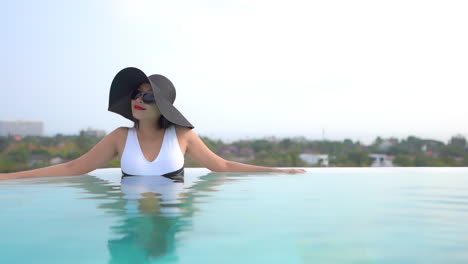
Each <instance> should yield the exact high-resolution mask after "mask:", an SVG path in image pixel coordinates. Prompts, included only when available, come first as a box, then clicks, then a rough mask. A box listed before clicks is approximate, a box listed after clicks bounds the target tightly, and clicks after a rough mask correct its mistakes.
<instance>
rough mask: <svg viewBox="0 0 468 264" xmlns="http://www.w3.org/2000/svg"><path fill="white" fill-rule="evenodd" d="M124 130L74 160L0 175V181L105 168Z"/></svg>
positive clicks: (79, 173) (83, 172) (108, 137)
mask: <svg viewBox="0 0 468 264" xmlns="http://www.w3.org/2000/svg"><path fill="white" fill-rule="evenodd" d="M125 129H126V128H124V127H119V128H117V129H115V130H114V131H112V132H111V133H110V134H108V135H107V136H105V137H104V138H103V139H102V140H101V141H99V143H97V144H96V145H95V146H94V147H93V148H92V149H91V150H90V151H88V152H87V153H86V154H84V155H82V156H81V157H79V158H77V159H75V160H72V161H69V162H66V163H62V164H57V165H53V166H49V167H45V168H40V169H34V170H26V171H19V172H11V173H0V180H6V179H16V178H27V177H44V176H71V175H82V174H86V173H88V172H90V171H93V170H95V169H97V168H100V167H103V166H105V165H106V164H108V163H109V162H110V161H111V160H112V159H113V158H114V157H115V155H116V153H117V144H116V142H117V138H118V137H119V136H122V133H125Z"/></svg>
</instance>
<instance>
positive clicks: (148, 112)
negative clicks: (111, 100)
mask: <svg viewBox="0 0 468 264" xmlns="http://www.w3.org/2000/svg"><path fill="white" fill-rule="evenodd" d="M138 91H141V92H144V93H151V94H152V93H153V90H152V89H151V86H150V85H149V83H142V84H141V85H140V86H139V87H138ZM131 104H132V114H133V117H135V118H136V119H138V120H139V121H142V120H150V121H151V122H154V121H155V120H157V119H158V118H159V116H160V115H161V112H159V109H158V107H157V106H156V103H152V104H145V103H144V102H143V97H142V96H140V97H138V98H136V99H135V100H131ZM138 107H142V108H144V109H139V108H138Z"/></svg>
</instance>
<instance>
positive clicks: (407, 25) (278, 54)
mask: <svg viewBox="0 0 468 264" xmlns="http://www.w3.org/2000/svg"><path fill="white" fill-rule="evenodd" d="M2 5H3V6H2V12H1V13H2V14H1V16H0V22H1V32H0V33H1V35H2V41H1V42H0V47H1V58H2V59H1V60H0V63H1V69H0V70H1V77H2V78H1V86H0V91H1V99H2V102H1V103H0V120H43V121H44V123H45V133H46V135H54V134H56V133H64V134H77V133H78V132H79V130H80V129H86V128H87V127H92V128H97V129H104V130H106V132H108V133H109V132H111V131H112V130H114V129H115V128H117V127H119V126H131V125H132V124H131V122H130V121H128V120H126V119H124V118H123V117H120V116H119V115H117V114H114V113H111V112H108V111H107V107H108V96H109V87H110V84H111V82H112V79H113V77H114V76H115V74H116V73H117V72H118V71H119V70H121V69H122V68H125V67H128V66H133V67H138V68H140V69H141V70H143V71H144V72H145V73H146V74H148V75H150V74H154V73H159V74H163V75H165V76H167V77H168V78H169V79H171V80H172V81H173V83H174V85H175V86H176V89H177V98H176V101H175V103H174V105H175V106H176V107H177V109H179V110H180V111H181V112H182V113H183V114H184V116H185V117H186V118H187V119H188V120H189V121H190V122H191V123H192V124H193V125H194V126H195V131H196V132H197V133H198V134H199V135H204V136H209V137H213V138H221V139H225V140H226V139H227V140H229V139H238V138H261V137H264V136H272V135H277V136H278V137H286V136H290V137H293V136H304V137H306V138H309V139H321V138H322V136H323V133H322V132H324V136H325V138H326V139H339V140H342V139H344V138H351V139H353V140H361V141H363V142H367V143H369V142H371V141H372V140H373V139H374V138H375V137H376V136H378V135H379V136H382V137H390V136H395V137H398V138H403V137H406V136H408V135H416V136H420V137H425V138H433V139H439V140H443V141H446V140H448V139H449V138H450V137H451V136H453V135H455V134H458V133H461V134H463V135H465V136H468V124H467V121H468V120H467V117H468V104H467V98H468V78H467V77H468V75H467V73H468V49H467V47H468V33H467V32H468V16H467V15H466V14H467V13H468V2H466V1H447V0H444V1H427V0H424V1H411V0H405V1H375V0H373V1H296V0H292V1H291V0H288V1H271V0H269V1H263V0H262V1H253V0H235V1H234V0H232V1H219V0H216V1H214V0H210V1H208V0H205V1H150V0H131V1H123V0H117V1H116V0H112V1H111V0H107V1H96V0H86V1H49V0H45V1H32V0H27V1H17V0H16V1H5V2H3V3H2Z"/></svg>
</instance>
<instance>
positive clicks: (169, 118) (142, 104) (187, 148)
mask: <svg viewBox="0 0 468 264" xmlns="http://www.w3.org/2000/svg"><path fill="white" fill-rule="evenodd" d="M175 97H176V91H175V87H174V85H173V84H172V83H171V81H170V80H169V79H167V78H166V77H164V76H162V75H159V74H153V75H151V76H146V74H145V73H144V72H143V71H141V70H140V69H137V68H134V67H128V68H125V69H123V70H121V71H120V72H119V73H117V75H116V76H115V77H114V80H113V81H112V84H111V89H110V94H109V108H108V110H109V111H111V112H115V113H117V114H120V115H122V116H123V117H125V118H127V119H129V120H132V121H133V122H134V126H133V127H131V128H128V127H119V128H117V129H115V130H114V131H112V132H111V133H110V134H108V135H106V136H105V137H104V138H103V139H102V140H101V141H100V142H99V143H97V144H96V145H95V146H94V147H93V148H92V149H91V150H90V151H88V152H87V153H86V154H84V155H83V156H81V157H79V158H77V159H75V160H72V161H69V162H66V163H62V164H57V165H53V166H49V167H45V168H40V169H34V170H27V171H21V172H14V173H0V180H1V179H13V178H25V177H40V176H68V175H82V174H86V173H89V172H91V171H93V170H95V169H97V168H101V167H104V166H105V165H106V164H108V163H109V162H110V161H111V160H112V159H113V158H115V156H116V155H117V156H118V157H119V159H120V160H121V167H122V173H123V177H127V176H135V175H139V176H154V175H161V176H165V177H167V178H171V179H174V180H183V175H184V155H185V154H187V155H188V156H189V157H190V158H192V159H193V160H195V161H196V162H198V163H199V164H201V165H202V166H204V167H206V168H208V169H209V170H211V171H216V172H283V173H284V172H287V173H296V172H305V170H304V169H278V168H271V167H262V166H254V165H249V164H244V163H239V162H234V161H229V160H225V159H223V158H221V157H219V156H218V155H216V154H215V153H213V152H212V151H211V150H210V149H209V148H208V147H207V146H206V145H205V144H204V143H203V141H202V140H201V139H200V137H199V136H198V135H197V134H196V133H195V131H194V130H193V128H194V126H193V125H192V124H190V122H189V121H188V120H187V119H186V118H185V117H184V116H183V115H182V114H181V113H180V112H179V111H178V110H177V109H176V108H175V107H174V106H173V103H174V100H175Z"/></svg>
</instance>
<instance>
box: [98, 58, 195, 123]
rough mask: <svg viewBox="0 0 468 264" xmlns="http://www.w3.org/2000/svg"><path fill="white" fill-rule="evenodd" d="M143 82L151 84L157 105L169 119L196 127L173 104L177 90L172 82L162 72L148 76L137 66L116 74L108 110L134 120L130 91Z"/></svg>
mask: <svg viewBox="0 0 468 264" xmlns="http://www.w3.org/2000/svg"><path fill="white" fill-rule="evenodd" d="M142 83H149V84H150V85H151V88H152V89H153V95H154V98H155V101H156V106H157V107H158V109H159V111H160V112H161V114H162V115H163V116H164V117H165V118H166V119H167V120H169V121H170V122H172V123H174V124H177V125H180V126H185V127H189V128H194V126H193V125H192V124H191V123H190V122H189V121H188V120H187V119H186V118H185V117H184V116H183V115H182V114H181V113H180V112H179V110H177V108H175V107H174V105H173V104H174V101H175V98H176V90H175V87H174V85H173V84H172V82H171V81H170V80H169V79H168V78H166V77H164V76H162V75H160V74H153V75H150V76H146V74H145V73H144V72H143V71H142V70H140V69H138V68H135V67H127V68H125V69H123V70H121V71H119V72H118V73H117V75H115V77H114V80H112V84H111V88H110V92H109V108H108V109H107V110H109V111H111V112H114V113H117V114H119V115H121V116H123V117H125V118H127V119H129V120H131V121H134V118H133V115H132V106H131V100H130V93H131V92H132V91H133V90H134V89H137V88H138V87H139V86H140V84H142Z"/></svg>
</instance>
